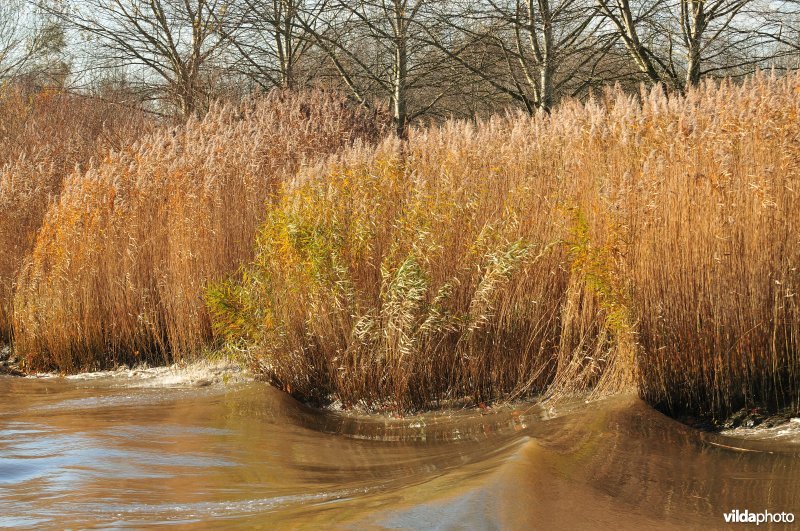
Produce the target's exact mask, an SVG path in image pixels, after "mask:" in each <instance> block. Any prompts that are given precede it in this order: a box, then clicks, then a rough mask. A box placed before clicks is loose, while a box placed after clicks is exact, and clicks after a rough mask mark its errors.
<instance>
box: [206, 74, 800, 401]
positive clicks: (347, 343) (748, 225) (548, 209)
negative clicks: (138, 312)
mask: <svg viewBox="0 0 800 531" xmlns="http://www.w3.org/2000/svg"><path fill="white" fill-rule="evenodd" d="M798 87H800V76H797V75H793V76H787V77H782V78H778V79H776V78H772V77H768V76H766V75H758V76H755V77H754V78H751V79H749V80H747V81H746V82H744V83H742V84H739V85H735V84H732V83H729V82H721V83H717V84H715V83H707V84H705V85H704V86H702V87H701V88H698V89H695V90H691V91H689V93H688V94H687V95H686V96H677V95H670V96H666V95H664V94H663V93H662V92H661V91H660V90H654V91H652V92H644V93H643V94H642V95H641V96H640V97H634V96H631V95H626V94H623V93H621V92H619V91H609V92H608V93H606V94H604V95H603V96H602V97H600V98H596V99H594V100H592V101H589V102H588V103H585V104H580V103H577V102H573V103H567V104H564V105H562V106H561V107H560V108H559V109H557V110H555V111H554V112H553V113H552V114H551V115H540V116H536V117H533V118H528V117H524V116H517V115H515V116H509V117H505V118H492V119H490V120H488V121H484V122H480V123H477V124H467V123H453V122H450V123H446V124H444V125H442V126H440V127H433V128H430V129H427V130H415V131H412V133H411V135H410V140H409V141H408V143H402V144H401V143H399V142H398V141H397V140H393V139H389V140H386V141H384V142H383V143H382V144H381V145H379V146H378V147H377V148H375V149H366V148H363V147H362V148H356V149H352V150H350V151H349V152H347V153H345V154H343V155H341V156H339V157H337V158H335V159H333V160H331V161H330V162H328V163H326V164H323V165H320V166H316V167H313V168H308V169H305V170H303V171H301V172H300V174H299V175H298V177H297V179H296V180H295V181H294V182H293V183H291V185H287V186H286V187H285V188H284V190H283V193H282V194H281V197H280V198H279V199H278V200H277V202H276V203H275V205H274V207H273V208H272V209H271V210H270V212H269V214H268V217H267V220H266V222H265V223H264V224H263V225H262V227H261V229H260V230H259V233H258V236H257V245H256V247H257V254H256V256H255V259H254V260H253V261H252V262H251V263H250V264H249V265H248V266H247V267H245V268H243V270H242V272H241V273H240V274H239V275H237V276H235V277H233V278H231V279H230V280H228V281H227V282H222V283H217V284H214V285H212V286H211V287H210V288H209V289H208V290H207V293H206V297H207V300H208V304H209V308H210V310H211V312H212V314H213V316H214V320H213V326H214V330H215V332H216V333H217V334H218V336H219V337H221V338H225V339H226V340H227V341H228V342H229V343H234V344H236V345H238V346H243V347H246V348H247V349H248V352H249V353H250V356H251V359H252V361H253V363H254V364H255V366H256V367H258V369H259V370H260V371H262V372H263V373H264V374H265V375H266V376H267V377H268V378H270V379H271V380H272V381H273V383H274V384H276V385H278V386H279V387H282V388H283V389H285V390H287V391H290V392H292V393H293V394H294V395H296V396H298V397H301V398H304V399H311V400H315V401H318V402H325V401H327V400H332V399H338V400H341V401H342V402H343V403H344V404H345V405H353V404H355V403H358V402H362V403H366V404H368V405H371V406H379V407H387V406H388V407H394V408H397V409H413V408H418V407H428V406H430V405H432V404H435V403H437V402H439V401H442V400H448V399H457V398H461V397H464V396H467V397H474V399H475V400H476V401H485V400H490V399H495V398H501V397H513V396H521V395H530V394H536V395H540V396H543V397H554V396H561V395H564V394H569V393H575V392H587V391H592V392H595V393H608V392H613V391H618V390H620V389H624V388H631V387H633V386H636V387H637V388H638V390H639V392H640V394H641V395H642V396H643V397H644V398H646V399H647V400H648V401H649V402H651V403H653V404H655V405H657V406H659V407H662V408H663V409H665V410H669V411H671V412H673V413H677V412H681V411H691V412H699V413H711V414H714V415H724V414H726V413H728V412H730V411H731V410H732V409H733V408H738V407H742V406H745V407H749V406H755V405H760V406H766V407H769V408H777V407H784V406H794V407H795V408H797V407H800V404H798V397H800V389H799V387H800V380H799V378H800V355H798V338H800V335H799V334H800V312H799V311H798V298H799V297H800V295H798V290H800V276H798V275H799V274H798V270H797V268H798V267H799V266H800V241H799V238H800V201H798V197H797V194H798V192H800V182H798V181H800V127H799V126H798V123H800V88H798Z"/></svg>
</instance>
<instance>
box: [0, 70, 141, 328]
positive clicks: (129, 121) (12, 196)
mask: <svg viewBox="0 0 800 531" xmlns="http://www.w3.org/2000/svg"><path fill="white" fill-rule="evenodd" d="M148 128H152V121H151V120H149V119H147V117H146V116H145V115H144V114H143V113H141V112H137V111H135V110H132V109H127V108H124V107H120V106H118V105H114V104H111V103H105V102H102V101H98V100H96V99H92V98H86V97H80V96H75V95H70V94H66V93H63V92H60V91H57V90H55V89H45V90H43V91H39V92H33V91H31V90H28V89H26V88H25V87H23V86H21V85H18V84H13V83H9V84H5V85H1V86H0V342H6V341H8V340H9V339H10V337H11V319H12V299H13V288H14V282H15V279H16V275H17V273H18V271H19V268H20V265H21V263H22V260H23V258H24V257H25V256H26V255H27V254H28V253H29V252H30V250H31V248H32V247H33V241H34V238H35V235H36V232H37V231H38V229H39V227H40V226H41V223H42V218H43V217H44V213H45V211H46V210H47V208H48V205H49V204H50V202H51V201H52V200H53V199H54V198H55V197H57V196H58V193H59V192H60V190H61V183H62V180H63V179H64V178H65V177H66V176H67V175H68V174H70V173H72V172H73V171H76V168H78V169H85V168H86V167H87V166H88V165H89V164H90V161H91V159H92V158H93V157H97V156H99V155H102V154H103V153H104V152H105V151H107V150H109V149H112V148H119V147H121V146H123V145H126V144H127V143H129V142H131V141H132V139H134V138H136V137H137V136H138V135H140V134H142V133H143V132H144V131H146V130H147V129H148Z"/></svg>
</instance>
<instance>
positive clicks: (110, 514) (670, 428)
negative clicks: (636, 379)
mask: <svg viewBox="0 0 800 531" xmlns="http://www.w3.org/2000/svg"><path fill="white" fill-rule="evenodd" d="M131 383H133V385H131ZM0 396H2V397H3V400H2V402H1V403H0V503H2V507H3V514H2V516H0V525H8V526H37V525H58V526H59V527H69V526H80V527H82V526H90V525H100V526H111V527H124V526H135V527H140V526H149V525H156V524H167V523H170V524H184V525H185V524H200V523H203V524H207V525H210V526H214V525H215V524H214V522H216V523H217V524H218V525H221V524H222V523H225V524H234V523H240V524H247V525H252V524H255V523H261V524H267V523H269V524H270V525H275V524H281V523H283V524H285V523H298V522H300V523H302V524H303V525H308V526H313V525H317V524H318V525H325V526H330V525H332V524H335V523H338V524H340V525H342V526H345V527H361V526H363V525H364V524H365V523H368V524H370V525H374V524H376V523H379V524H381V525H383V526H387V527H397V526H400V527H426V528H427V527H444V528H448V527H452V526H459V525H461V524H465V523H469V524H470V525H471V526H478V527H487V528H491V527H510V528H527V527H530V526H535V527H544V528H549V527H574V526H578V527H587V525H588V524H593V525H597V526H601V527H625V526H632V525H636V526H646V525H648V524H650V525H652V526H655V527H669V526H676V527H681V526H685V525H711V526H714V527H718V526H720V525H721V524H722V512H724V511H727V510H731V509H733V508H740V509H745V508H748V509H750V510H751V511H752V510H764V509H770V510H784V511H792V510H793V511H794V512H795V513H796V514H798V516H800V498H799V497H798V496H800V494H799V493H800V459H798V458H799V457H800V445H798V444H795V443H792V442H787V440H780V441H774V440H765V441H759V440H747V439H738V438H730V437H726V436H722V435H711V434H701V433H699V432H696V431H694V430H692V429H690V428H686V427H684V426H682V425H679V424H677V423H675V422H673V421H671V420H670V419H667V418H665V417H663V416H661V415H660V414H658V413H656V412H653V411H652V410H651V409H649V408H647V407H646V406H644V405H643V404H641V403H640V402H639V401H638V400H635V399H632V398H622V399H616V400H611V401H607V402H604V403H600V404H594V405H591V406H585V405H582V404H581V405H580V406H581V407H572V408H571V410H570V411H568V412H566V413H564V414H561V415H558V416H555V418H548V417H550V416H552V415H550V414H549V413H548V412H545V411H544V410H541V409H539V408H533V407H527V408H524V407H518V408H516V409H514V408H511V407H506V408H498V410H497V411H495V412H491V413H489V414H480V413H477V412H474V411H468V412H464V411H461V412H449V413H438V414H427V415H421V416H414V417H409V418H404V419H390V418H386V417H382V416H373V417H367V418H353V417H351V416H348V415H343V414H335V413H320V412H318V411H315V410H312V409H309V408H306V407H304V406H302V405H299V404H297V403H296V402H294V401H293V400H291V399H290V398H288V397H286V396H285V395H284V394H282V393H279V392H277V391H275V390H274V389H272V388H270V387H268V386H266V385H263V384H259V383H247V384H242V385H235V386H230V387H223V386H211V387H204V388H191V387H181V386H174V387H163V388H157V387H153V386H148V387H137V386H136V385H135V381H134V382H120V381H119V380H114V379H108V380H95V381H91V382H76V381H65V380H61V379H51V380H31V379H14V378H0Z"/></svg>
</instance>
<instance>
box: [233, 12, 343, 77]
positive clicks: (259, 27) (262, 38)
mask: <svg viewBox="0 0 800 531" xmlns="http://www.w3.org/2000/svg"><path fill="white" fill-rule="evenodd" d="M327 7H328V0H238V1H236V2H233V3H231V4H230V5H229V6H228V8H227V9H228V10H229V11H230V12H232V13H235V15H234V16H228V20H227V21H226V23H225V24H220V25H219V31H220V34H221V35H223V37H224V38H225V39H227V40H228V41H230V42H231V44H232V46H233V47H234V49H235V51H236V53H235V59H234V61H233V64H232V65H231V66H232V67H234V69H235V70H237V71H238V72H241V73H243V74H244V75H246V76H248V77H249V78H250V79H252V80H254V81H255V82H256V83H258V85H259V86H261V87H262V88H264V89H267V88H270V87H275V86H281V87H287V88H293V87H296V86H299V85H305V84H307V83H309V82H310V78H311V77H312V75H313V72H312V71H311V69H310V68H308V66H307V65H305V64H304V59H306V58H308V56H310V55H311V54H310V51H311V49H312V48H313V46H314V38H313V36H312V32H313V28H315V27H316V21H317V20H318V19H319V18H320V17H321V16H323V13H324V11H325V9H326V8H327ZM308 28H310V30H309V29H308ZM309 62H312V61H309ZM301 70H302V71H303V72H302V73H301Z"/></svg>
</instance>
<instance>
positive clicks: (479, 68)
mask: <svg viewBox="0 0 800 531" xmlns="http://www.w3.org/2000/svg"><path fill="white" fill-rule="evenodd" d="M597 14H598V8H597V7H596V6H594V5H593V4H592V3H591V1H590V0H485V1H484V2H477V3H476V2H466V3H461V4H459V3H456V2H453V3H451V4H448V6H447V10H446V11H443V12H441V13H440V14H439V17H440V20H441V21H442V22H443V23H444V24H446V25H447V27H448V28H450V29H451V30H452V31H448V32H443V33H440V34H439V35H435V34H433V33H432V32H429V38H430V39H431V42H432V43H433V44H435V45H436V46H438V47H439V48H440V49H442V50H443V51H444V52H445V53H446V54H447V56H448V57H449V58H450V59H451V60H453V61H455V62H457V63H458V64H459V65H461V66H462V67H464V68H466V69H467V70H468V71H470V72H471V73H472V74H474V75H476V76H478V77H479V78H480V79H482V80H483V81H484V82H487V83H489V84H490V85H492V86H493V87H494V88H495V89H497V90H498V91H500V92H502V93H504V94H506V95H507V96H509V97H511V98H512V99H514V100H517V101H519V102H521V103H522V104H523V105H524V106H525V108H526V109H527V110H528V112H533V111H534V110H536V109H543V110H549V109H550V108H551V107H552V106H553V104H554V102H555V100H556V99H557V98H558V97H560V96H562V95H564V94H575V93H577V92H579V91H580V90H581V89H583V88H585V87H586V86H587V85H588V84H591V83H592V82H593V81H594V80H596V79H597V77H598V74H599V72H598V68H599V67H600V65H601V60H602V58H603V57H604V56H605V54H606V53H607V52H608V51H609V49H610V48H611V46H612V44H613V42H614V36H613V35H612V34H610V33H609V32H608V31H605V30H604V28H603V26H602V23H601V20H600V18H599V17H598V16H597ZM477 50H482V51H483V53H476V51H477ZM487 56H489V57H493V58H494V61H491V60H490V61H489V64H488V65H487Z"/></svg>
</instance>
